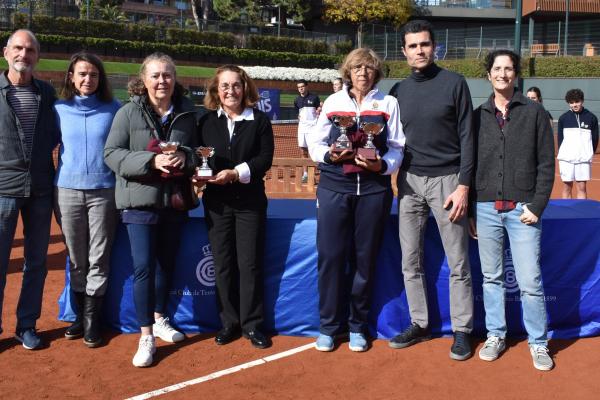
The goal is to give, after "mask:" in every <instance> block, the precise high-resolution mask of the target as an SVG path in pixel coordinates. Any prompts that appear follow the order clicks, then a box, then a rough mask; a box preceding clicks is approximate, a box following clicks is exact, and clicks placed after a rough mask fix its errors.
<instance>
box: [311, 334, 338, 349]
mask: <svg viewBox="0 0 600 400" xmlns="http://www.w3.org/2000/svg"><path fill="white" fill-rule="evenodd" d="M333 344H334V342H333V336H328V335H323V334H320V335H319V337H318V338H317V341H316V342H315V349H317V350H319V351H332V350H333Z"/></svg>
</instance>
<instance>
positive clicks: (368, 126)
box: [358, 122, 385, 160]
mask: <svg viewBox="0 0 600 400" xmlns="http://www.w3.org/2000/svg"><path fill="white" fill-rule="evenodd" d="M384 127H385V125H384V124H382V123H381V122H361V124H360V129H362V131H363V132H364V133H366V134H367V143H365V145H364V146H363V147H361V148H359V149H358V154H360V155H361V156H363V157H365V158H366V159H367V160H376V159H377V148H376V147H375V145H374V144H373V140H374V139H375V136H377V135H379V134H380V133H381V132H382V131H383V128H384Z"/></svg>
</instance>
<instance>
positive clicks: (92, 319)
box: [83, 295, 103, 347]
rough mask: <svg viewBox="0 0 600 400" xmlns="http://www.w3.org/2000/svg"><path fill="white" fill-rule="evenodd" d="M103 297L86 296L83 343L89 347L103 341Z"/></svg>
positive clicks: (96, 345) (98, 344)
mask: <svg viewBox="0 0 600 400" xmlns="http://www.w3.org/2000/svg"><path fill="white" fill-rule="evenodd" d="M102 300H103V299H102V297H92V296H88V295H86V296H85V304H84V307H83V343H84V344H85V345H86V346H87V347H98V346H100V344H101V343H102V335H101V334H100V313H101V311H102Z"/></svg>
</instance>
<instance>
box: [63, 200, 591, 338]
mask: <svg viewBox="0 0 600 400" xmlns="http://www.w3.org/2000/svg"><path fill="white" fill-rule="evenodd" d="M315 205H316V202H315V201H314V200H270V201H269V211H268V213H269V219H268V223H267V249H266V253H265V266H264V268H265V271H264V276H265V301H264V304H265V316H266V319H265V325H266V328H267V329H268V330H269V331H272V332H277V333H280V334H284V335H303V336H314V335H316V334H318V327H319V315H318V297H319V296H318V292H317V252H316V243H315V238H316V225H317V222H316V219H315V216H316V208H315ZM393 210H394V212H393V214H392V215H391V216H390V218H389V219H388V221H387V224H386V226H385V237H384V243H383V245H382V250H381V252H380V254H379V259H378V266H377V272H376V278H375V279H376V281H375V287H374V291H373V293H374V296H373V302H372V306H371V313H370V330H371V334H372V335H373V336H375V337H380V338H389V337H392V336H394V335H395V334H397V333H398V332H399V331H401V330H402V329H404V328H405V327H406V326H408V324H409V323H410V318H409V313H408V305H407V303H406V295H405V292H404V282H403V279H402V272H401V252H400V244H399V241H398V217H397V215H396V206H394V207H393ZM190 214H191V216H192V218H190V221H189V222H188V223H187V224H186V226H185V230H184V234H183V240H182V244H181V249H180V252H179V258H178V261H177V268H176V272H175V277H174V287H173V289H172V291H171V296H170V304H169V310H168V313H169V315H170V316H172V322H173V323H174V325H176V326H178V327H179V328H181V329H183V330H184V331H186V332H208V331H215V330H217V329H219V327H220V322H219V318H218V313H217V305H216V298H215V281H214V276H215V271H214V264H213V260H212V254H211V252H210V245H209V243H208V238H207V233H206V227H205V225H204V219H203V213H202V209H201V208H197V209H196V210H193V211H192V212H191V213H190ZM425 241H426V245H425V260H424V261H425V268H426V274H427V283H428V293H429V307H430V310H429V312H430V319H431V321H430V327H431V329H432V331H433V333H434V334H451V332H452V330H451V326H450V308H449V307H450V306H449V293H448V289H449V269H448V265H447V263H446V258H445V255H444V251H443V248H442V243H441V240H440V237H439V233H438V230H437V226H436V224H435V221H434V220H433V219H432V218H430V221H429V224H428V227H427V230H426V233H425ZM470 261H471V269H472V275H473V292H474V298H475V318H474V320H475V333H476V334H480V335H484V333H485V325H484V310H483V299H482V286H481V285H482V276H481V270H480V264H479V258H478V254H477V242H476V241H471V242H470ZM541 263H542V277H543V282H544V290H545V295H546V307H547V311H548V323H549V333H550V336H551V337H554V338H576V337H583V336H594V335H600V324H599V323H598V321H600V202H595V201H590V200H554V201H551V202H550V204H549V206H548V207H547V209H546V211H545V213H544V218H543V231H542V260H541ZM132 273H133V268H132V266H131V256H130V253H129V240H128V238H127V232H126V231H125V229H124V227H123V226H120V227H119V230H118V233H117V238H116V240H115V246H114V248H113V253H112V269H111V272H110V278H109V286H108V291H107V294H106V297H105V301H104V313H105V320H106V322H107V323H108V324H109V325H110V326H112V327H113V328H115V329H120V330H122V331H124V332H136V331H138V325H137V321H136V317H135V309H134V304H133V293H132V289H133V287H132V286H133V278H132ZM505 285H506V315H507V322H508V328H509V334H510V335H513V336H514V335H517V336H522V335H524V334H525V330H524V327H523V323H522V315H521V302H520V296H519V288H518V285H517V283H516V281H515V278H514V267H513V265H512V258H511V254H510V248H508V247H507V249H506V250H505ZM67 287H68V278H67ZM66 293H68V292H67V291H66V289H65V292H64V293H63V295H62V296H61V299H60V300H59V305H60V312H59V318H60V319H63V320H72V317H73V314H72V310H71V308H70V304H69V299H68V296H67V295H66Z"/></svg>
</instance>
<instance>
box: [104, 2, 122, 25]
mask: <svg viewBox="0 0 600 400" xmlns="http://www.w3.org/2000/svg"><path fill="white" fill-rule="evenodd" d="M99 11H100V16H101V18H102V19H103V20H105V21H110V22H125V21H127V17H126V16H125V14H123V12H122V11H121V7H119V6H116V5H115V6H111V5H109V4H107V5H105V6H104V7H102V8H100V9H99Z"/></svg>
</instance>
